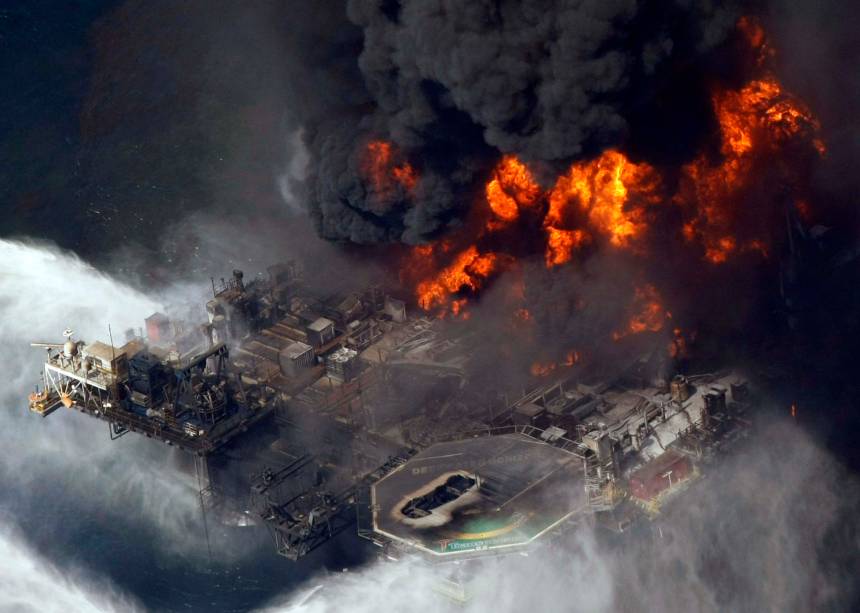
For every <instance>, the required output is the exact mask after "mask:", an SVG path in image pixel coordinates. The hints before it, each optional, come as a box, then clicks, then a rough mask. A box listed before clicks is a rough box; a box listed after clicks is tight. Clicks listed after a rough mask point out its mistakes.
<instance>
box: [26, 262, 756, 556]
mask: <svg viewBox="0 0 860 613" xmlns="http://www.w3.org/2000/svg"><path fill="white" fill-rule="evenodd" d="M212 294H213V295H212V298H211V300H209V301H208V302H207V303H206V313H207V321H206V322H205V323H202V324H190V323H188V322H183V321H176V320H173V319H171V318H169V317H168V316H167V315H164V314H162V313H156V314H153V315H152V316H151V317H149V318H148V319H147V320H146V322H145V332H144V330H143V329H141V330H140V331H138V332H135V331H134V330H128V331H126V333H125V342H124V344H122V345H120V346H114V344H113V341H112V340H111V343H110V344H107V343H103V342H99V341H96V342H92V343H86V342H84V341H82V340H76V339H75V338H74V334H73V332H72V331H71V330H67V331H66V332H65V341H64V342H61V343H50V342H47V343H45V342H42V343H33V345H34V346H38V347H43V348H45V349H46V350H47V357H46V360H45V364H44V372H43V381H42V385H41V386H40V387H37V389H36V391H35V392H34V393H32V394H31V395H30V398H29V406H30V410H31V411H33V412H35V413H37V414H39V415H41V416H43V417H45V416H48V415H50V414H52V413H54V412H55V411H57V410H58V409H60V408H61V407H65V408H68V409H73V410H76V411H79V412H81V413H84V414H86V415H89V416H91V417H94V418H97V419H100V420H102V421H104V422H106V423H107V424H108V427H109V432H110V436H111V438H118V437H121V436H124V435H126V434H128V433H130V432H133V433H136V434H138V435H142V436H145V437H147V438H152V439H155V440H157V441H160V442H162V443H164V444H166V445H168V446H173V447H176V448H178V449H180V450H182V451H184V452H187V453H188V454H190V456H191V457H193V459H194V465H195V470H196V473H197V478H198V482H199V484H200V492H199V495H200V504H201V507H202V510H203V518H204V522H205V520H206V516H207V514H209V515H211V516H215V517H218V516H228V515H232V516H235V514H236V513H243V514H247V516H250V518H251V519H252V520H253V521H254V522H261V523H264V524H265V525H266V527H267V528H268V529H269V531H270V532H271V534H272V537H273V539H274V542H275V545H276V548H277V552H278V553H279V554H281V555H283V556H285V557H287V558H290V559H292V560H297V559H298V558H300V557H302V556H303V555H305V554H307V553H308V552H310V551H312V550H314V549H315V548H317V547H319V546H320V545H322V544H324V543H325V542H326V541H328V540H329V539H331V538H332V537H333V536H335V535H336V534H338V533H340V532H341V531H343V530H347V529H356V530H357V531H358V534H359V535H361V536H362V537H364V538H366V539H368V540H370V541H372V542H373V543H374V544H376V545H378V546H379V547H381V548H382V551H383V552H384V553H385V555H386V556H387V557H392V558H396V557H398V556H399V555H400V554H401V553H405V552H409V553H416V554H419V555H422V556H424V557H425V558H427V559H428V560H431V561H442V560H450V559H462V558H471V557H475V556H482V555H486V554H498V553H504V552H508V551H518V550H521V549H522V548H523V547H527V546H530V545H531V544H532V543H534V542H535V541H538V540H541V541H543V540H548V539H547V538H546V537H547V536H548V535H549V536H552V535H558V534H560V533H562V532H564V531H565V530H566V529H567V528H569V527H571V526H574V525H576V524H577V523H578V522H581V521H583V520H587V521H594V522H596V523H597V524H599V525H600V526H603V527H605V528H607V529H610V530H613V531H615V532H625V531H626V530H628V528H629V527H630V526H631V525H632V524H633V523H634V522H637V521H647V520H648V518H650V517H654V516H655V515H657V514H658V513H659V512H660V508H661V506H662V505H664V504H666V503H667V501H669V500H672V499H673V498H674V497H675V494H676V493H677V492H679V491H680V490H683V489H684V488H685V487H686V486H687V484H689V483H691V482H692V481H694V480H695V479H696V478H697V477H698V476H699V475H700V474H701V473H702V472H705V471H704V470H703V467H705V466H707V464H708V462H709V461H710V460H711V458H712V457H714V456H715V455H716V454H717V453H718V452H719V451H720V450H721V449H723V448H725V447H726V445H727V444H729V443H731V442H732V441H733V440H735V439H737V438H739V437H742V436H744V435H745V432H746V431H747V426H748V425H749V423H750V417H751V408H752V407H753V398H754V395H753V393H752V390H751V389H750V386H749V385H748V383H747V382H746V381H745V380H744V379H743V378H742V377H740V376H739V375H738V374H736V373H733V372H728V371H726V372H717V373H710V374H701V375H696V376H682V375H676V376H674V377H673V378H670V379H669V380H665V378H664V379H660V380H656V381H655V377H654V373H655V372H656V371H657V369H656V367H655V364H654V361H655V358H654V356H647V355H646V356H643V357H642V358H640V359H637V360H635V361H634V362H633V363H632V364H631V365H630V367H629V368H627V369H625V371H624V372H623V373H622V374H621V375H620V376H618V377H615V378H613V379H612V380H590V379H588V378H587V377H583V376H579V375H577V376H576V377H574V376H568V377H566V378H559V379H556V380H553V381H551V382H545V383H543V384H541V385H539V386H538V387H535V388H534V389H532V390H530V391H527V393H525V394H522V395H520V397H518V399H517V400H515V401H514V402H508V401H507V399H506V398H507V397H504V399H503V398H502V397H501V396H500V395H498V394H495V395H488V394H487V393H486V391H485V390H479V389H475V388H476V387H478V386H475V385H471V384H470V381H469V377H468V368H467V366H468V361H469V356H470V352H469V346H468V341H467V339H464V338H463V337H462V336H460V335H458V333H457V331H456V329H455V328H452V327H450V326H445V325H444V322H441V321H439V320H436V319H429V318H426V317H424V316H417V317H414V316H410V315H408V314H407V308H406V303H405V302H404V301H402V300H399V299H397V298H394V297H393V296H391V295H389V294H388V293H387V292H386V291H385V290H384V289H383V288H381V287H379V286H372V287H368V288H364V289H360V290H356V291H354V292H350V293H347V294H336V295H321V294H320V293H319V292H318V291H314V290H312V289H310V288H309V287H308V285H307V284H305V283H304V282H303V278H302V273H301V268H300V266H299V265H298V264H297V263H295V262H289V263H287V264H284V265H277V266H273V267H270V268H269V269H268V274H267V275H258V276H257V277H256V278H254V279H253V280H251V281H249V282H246V281H245V279H244V275H243V273H242V272H241V271H238V270H237V271H234V273H233V276H232V278H231V279H228V280H224V279H222V280H221V282H220V285H218V284H216V283H215V282H214V281H213V283H212ZM111 336H112V334H111ZM404 388H408V389H409V390H410V392H412V393H411V394H410V395H405V394H404V393H403V391H402V390H403V389H404ZM416 390H419V391H420V392H421V393H416ZM204 525H205V524H204Z"/></svg>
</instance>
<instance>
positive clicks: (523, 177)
mask: <svg viewBox="0 0 860 613" xmlns="http://www.w3.org/2000/svg"><path fill="white" fill-rule="evenodd" d="M485 193H486V196H487V202H488V203H489V205H490V209H491V210H492V211H493V213H495V214H496V216H497V217H498V218H499V219H501V220H503V221H514V220H515V219H517V217H519V214H520V207H521V206H522V207H530V206H532V205H533V204H534V203H535V202H536V201H537V199H538V197H539V196H540V186H538V184H537V183H536V182H535V180H534V178H533V177H532V174H531V172H530V171H529V169H528V167H527V166H526V165H525V164H523V163H522V162H521V161H519V160H518V159H517V158H516V157H514V156H513V155H506V156H504V157H503V158H502V161H501V162H499V163H498V165H497V166H496V168H495V170H494V171H493V178H492V179H490V181H489V182H488V183H487V187H486V188H485Z"/></svg>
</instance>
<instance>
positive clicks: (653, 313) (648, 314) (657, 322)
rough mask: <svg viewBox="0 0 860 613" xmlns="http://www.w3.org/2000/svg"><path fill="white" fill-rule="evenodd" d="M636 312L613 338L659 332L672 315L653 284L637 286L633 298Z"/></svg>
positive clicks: (614, 333)
mask: <svg viewBox="0 0 860 613" xmlns="http://www.w3.org/2000/svg"><path fill="white" fill-rule="evenodd" d="M633 310H634V313H633V315H632V316H631V317H630V321H629V322H628V323H627V328H626V329H625V330H618V331H616V332H613V333H612V339H613V340H616V341H618V340H621V339H622V338H624V337H625V336H629V335H631V334H641V333H642V332H659V331H660V330H661V329H662V328H663V323H664V322H665V321H666V319H667V318H669V317H671V315H670V314H669V313H668V312H667V311H666V310H665V309H664V308H663V305H662V303H661V299H660V294H659V293H658V292H657V288H655V287H654V286H653V285H643V286H640V287H637V288H636V291H635V293H634V298H633Z"/></svg>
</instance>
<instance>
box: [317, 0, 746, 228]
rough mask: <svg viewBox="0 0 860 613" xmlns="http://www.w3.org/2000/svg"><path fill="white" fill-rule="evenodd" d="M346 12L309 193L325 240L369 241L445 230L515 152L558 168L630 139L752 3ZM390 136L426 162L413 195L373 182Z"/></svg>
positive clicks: (366, 6)
mask: <svg viewBox="0 0 860 613" xmlns="http://www.w3.org/2000/svg"><path fill="white" fill-rule="evenodd" d="M337 12H338V11H337V9H333V10H332V11H331V13H329V14H328V15H327V16H326V19H325V24H326V31H327V32H328V33H331V32H332V31H334V35H333V36H332V35H331V34H329V35H328V36H327V37H326V41H325V44H323V50H320V49H317V50H315V51H312V52H310V53H311V54H312V55H313V57H312V58H310V59H311V60H312V61H315V62H317V63H316V68H317V70H316V72H315V75H316V80H317V82H316V83H314V85H323V87H310V88H303V89H302V92H303V96H305V95H307V94H308V93H310V94H311V96H312V103H310V104H307V103H306V105H307V106H309V107H310V108H309V109H307V110H308V111H309V114H308V116H307V117H306V121H305V122H304V125H305V129H306V132H305V136H306V139H305V141H306V143H307V145H308V148H309V149H310V155H311V161H310V176H309V177H308V181H307V188H308V200H309V207H310V211H311V214H312V216H313V218H314V220H315V222H316V224H317V227H318V230H319V232H320V233H321V235H322V236H323V237H325V238H328V239H333V240H338V241H353V242H358V243H376V242H383V241H403V242H407V243H418V242H422V241H425V240H427V239H428V238H431V237H434V236H437V235H439V234H440V233H442V232H444V231H445V229H446V228H447V227H449V226H450V225H451V224H455V223H457V221H458V220H459V219H460V218H461V217H462V215H463V214H464V212H465V211H466V210H468V208H469V205H470V204H471V200H472V195H473V190H474V188H475V182H476V181H478V180H482V179H484V178H485V177H486V175H487V173H488V171H489V168H490V167H491V166H492V164H493V163H495V162H496V161H497V160H498V158H499V156H500V153H514V154H516V155H518V156H521V157H522V158H524V159H526V160H529V161H539V162H546V163H548V164H550V165H552V164H555V163H562V162H569V161H570V160H572V159H575V158H577V157H580V156H582V155H585V154H587V153H589V152H595V151H599V150H601V149H603V148H605V147H607V146H610V145H617V144H619V143H622V142H624V141H625V140H626V139H628V137H629V136H630V134H631V133H632V132H634V131H635V130H636V126H635V125H634V123H635V122H636V121H638V119H637V118H638V117H640V116H641V115H642V113H641V108H642V107H643V106H649V105H651V104H652V102H653V99H654V96H655V87H662V84H663V83H665V82H667V81H668V80H670V79H671V78H672V77H673V76H674V77H677V73H678V72H682V73H685V72H687V71H689V70H690V67H691V66H695V65H696V63H697V61H699V60H700V59H701V58H702V57H704V56H705V55H706V54H707V53H708V52H709V51H710V50H711V49H713V48H714V46H715V45H717V44H718V43H720V42H722V41H723V40H724V39H725V38H726V36H727V35H728V33H729V32H730V31H731V29H732V27H733V24H734V22H735V20H736V18H737V15H738V13H737V11H736V9H735V7H734V6H733V5H732V3H729V4H727V5H720V6H716V5H714V4H712V3H709V2H708V3H699V2H696V3H687V2H658V3H648V4H647V5H638V4H636V3H633V2H626V1H616V2H568V1H556V0H532V1H530V2H495V1H494V2H490V1H481V2H473V1H444V2H425V1H410V0H403V1H398V0H384V1H380V2H365V1H352V2H349V4H348V10H347V16H348V19H349V21H350V22H351V24H352V25H350V24H347V23H343V24H342V27H340V28H332V21H333V20H335V19H336V17H337ZM305 53H307V52H305ZM356 55H357V56H358V57H357V64H356ZM322 74H325V75H327V77H328V78H327V81H328V82H326V83H319V82H318V81H319V79H320V78H321V75H322ZM311 78H312V79H313V78H314V77H313V76H312V77H311ZM685 78H686V77H685ZM698 93H699V92H698V91H696V90H695V88H693V90H692V91H684V92H677V91H676V92H674V93H671V95H672V96H676V97H677V96H678V95H681V96H683V97H684V98H690V99H691V100H692V99H694V98H695V97H696V95H697V94H698ZM662 95H667V94H666V93H665V92H664V94H662ZM664 102H669V103H671V104H675V102H673V101H664ZM688 106H691V107H696V106H697V105H695V104H691V105H688ZM374 139H384V140H389V141H391V142H393V143H394V144H395V146H397V147H399V148H400V150H401V152H402V154H403V155H404V156H405V157H406V158H408V159H409V160H412V161H413V163H415V164H416V165H417V166H418V172H419V174H420V176H421V181H420V182H419V184H418V185H417V187H416V193H414V194H410V196H411V197H410V198H405V197H402V196H403V194H401V195H400V196H401V197H397V194H395V195H394V197H390V198H387V199H386V200H385V201H384V202H381V203H380V202H379V199H376V198H372V197H370V195H369V194H368V192H367V187H366V184H365V181H363V179H362V176H361V172H360V170H361V165H362V160H361V156H362V153H363V147H364V145H366V143H367V142H369V141H371V140H374ZM681 140H683V138H682V139H681Z"/></svg>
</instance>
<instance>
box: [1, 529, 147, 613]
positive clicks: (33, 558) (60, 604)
mask: <svg viewBox="0 0 860 613" xmlns="http://www.w3.org/2000/svg"><path fill="white" fill-rule="evenodd" d="M0 561H2V562H0V613H70V612H75V613H110V612H114V611H116V612H123V613H133V612H134V611H139V610H142V609H141V607H140V606H139V605H138V604H137V603H135V602H134V601H133V600H132V599H130V598H129V597H128V596H126V595H122V594H119V593H117V592H116V591H115V590H114V589H113V588H111V586H110V585H105V584H103V583H101V582H99V581H97V580H95V579H93V578H90V577H87V576H85V575H84V574H82V573H80V572H79V571H72V572H70V571H69V570H68V569H62V570H61V569H60V568H58V567H57V566H56V565H55V564H54V563H52V562H51V561H49V560H46V559H45V558H44V557H43V556H41V555H39V554H38V553H36V552H35V551H33V550H32V549H31V548H30V547H28V546H27V545H26V544H25V543H24V542H23V540H22V539H21V537H20V535H18V534H16V533H14V532H13V531H12V530H10V529H9V528H8V527H6V526H4V525H3V522H2V521H0Z"/></svg>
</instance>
